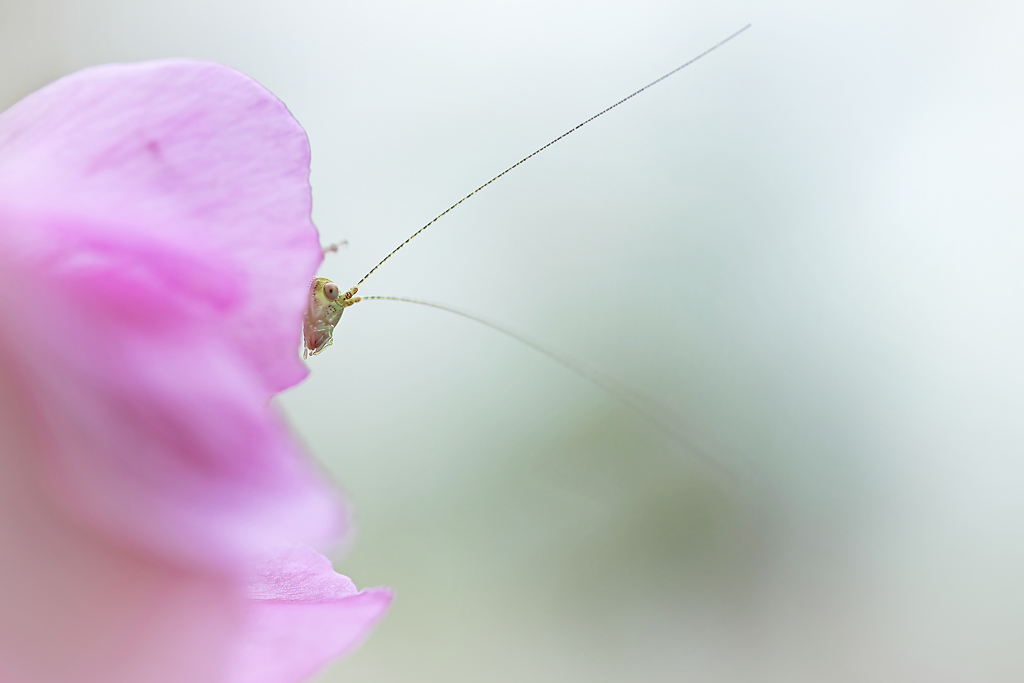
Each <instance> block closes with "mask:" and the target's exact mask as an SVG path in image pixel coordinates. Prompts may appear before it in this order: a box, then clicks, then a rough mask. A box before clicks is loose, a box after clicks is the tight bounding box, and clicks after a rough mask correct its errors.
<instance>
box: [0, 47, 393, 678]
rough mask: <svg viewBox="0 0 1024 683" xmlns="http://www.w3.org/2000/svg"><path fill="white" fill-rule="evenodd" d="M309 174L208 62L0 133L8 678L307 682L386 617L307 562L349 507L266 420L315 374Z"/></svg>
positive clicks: (131, 69) (100, 80) (138, 69)
mask: <svg viewBox="0 0 1024 683" xmlns="http://www.w3.org/2000/svg"><path fill="white" fill-rule="evenodd" d="M308 162H309V150H308V145H307V142H306V138H305V134H304V133H303V131H302V129H301V128H300V127H299V125H298V124H297V123H296V122H295V121H294V119H293V118H292V117H291V116H290V115H289V114H288V112H287V110H286V109H285V108H284V106H283V105H282V104H281V103H280V102H278V101H277V100H276V99H275V98H274V97H273V96H271V95H270V94H269V93H267V92H266V91H265V90H264V89H263V88H261V87H260V86H259V85H257V84H256V83H254V82H253V81H252V80H251V79H248V78H246V77H245V76H243V75H241V74H239V73H237V72H235V71H232V70H230V69H227V68H225V67H222V66H218V65H214V64H206V63H200V62H187V61H169V62H155V63H149V64H137V65H120V66H110V67H100V68H95V69H90V70H87V71H84V72H81V73H78V74H75V75H72V76H70V77H68V78H65V79H62V80H61V81H58V82H57V83H55V84H53V85H51V86H49V87H47V88H44V89H43V90H41V91H39V92H38V93H36V94H34V95H32V96H30V97H29V98H27V99H26V100H24V101H22V102H21V103H19V104H18V105H16V106H15V107H13V108H12V109H10V110H8V111H7V112H5V113H3V114H2V115H0V429H2V430H3V431H2V432H0V545H2V546H3V547H5V548H7V549H8V552H9V553H12V554H13V557H14V559H13V560H11V561H8V562H6V563H3V564H0V613H2V614H3V619H2V620H0V680H3V681H5V683H6V682H7V681H11V683H20V682H21V681H49V680H75V681H76V682H79V683H93V682H94V681H95V682H96V683H99V682H100V681H103V682H104V683H119V682H121V681H125V682H126V683H127V682H128V681H131V682H132V683H136V682H142V681H147V682H162V681H168V682H170V681H186V680H187V681H209V682H210V683H217V682H219V681H224V680H230V681H247V682H255V683H273V682H277V681H282V682H283V681H298V680H301V678H302V677H304V676H306V675H307V674H308V673H310V672H311V671H313V670H315V669H316V668H318V667H319V666H321V665H322V664H323V663H324V662H325V661H327V660H328V659H330V658H331V657H334V656H337V655H338V654H341V653H342V652H344V651H345V650H347V649H349V648H350V647H352V646H353V645H354V644H355V643H356V642H358V640H359V639H360V638H361V637H362V636H363V635H364V634H365V632H366V631H367V630H368V629H369V628H370V626H371V625H372V624H373V622H374V621H376V619H377V618H379V616H380V615H381V614H382V613H383V611H384V610H385V608H386V607H387V604H388V602H389V601H390V594H389V593H388V592H387V591H384V590H379V589H378V590H370V591H364V592H362V593H357V592H356V589H355V587H354V586H353V585H352V582H351V581H349V580H348V579H347V578H345V577H343V576H340V575H338V574H335V573H334V572H333V570H332V569H331V567H330V563H329V562H328V561H327V560H326V559H324V558H323V557H321V556H319V555H317V554H316V553H314V552H313V551H312V550H308V549H301V548H300V549H296V544H314V545H323V544H327V543H330V542H332V541H334V540H336V539H337V538H338V536H339V534H340V533H341V530H342V515H341V504H340V501H339V500H338V498H337V496H336V494H335V493H334V491H333V489H332V487H331V486H330V485H329V483H328V482H326V481H325V480H324V478H323V477H322V476H321V475H320V474H319V473H318V472H317V471H316V469H315V468H313V467H312V466H311V464H310V463H309V462H308V461H307V459H306V458H305V457H304V455H303V454H302V453H301V451H300V450H299V449H298V448H297V447H296V445H295V444H294V442H293V440H292V439H291V437H290V435H289V433H288V430H287V428H286V427H285V425H283V424H282V422H281V420H280V419H279V417H278V416H277V414H276V413H275V412H274V411H273V410H272V408H271V407H270V406H269V404H268V402H269V399H270V398H271V397H272V396H273V394H274V393H276V392H277V391H280V390H281V389H283V388H285V387H288V386H291V385H292V384H294V383H296V382H298V381H300V380H301V379H302V378H303V377H304V376H305V368H304V366H303V365H302V363H301V362H300V361H299V360H298V353H297V351H298V345H299V341H300V330H301V317H302V312H303V308H304V306H305V302H306V298H307V296H308V283H309V280H310V278H311V277H312V275H313V273H314V271H315V268H316V266H317V264H318V263H319V261H320V259H321V258H322V255H321V252H320V248H319V240H318V236H317V233H316V229H315V228H314V227H313V225H312V223H311V222H310V219H309V209H310V196H309V186H308V181H307V176H308ZM267 558H274V559H272V560H268V559H267ZM254 568H255V574H254ZM254 576H255V578H253V577H254ZM246 582H248V584H247V583H246ZM244 585H249V590H248V592H246V591H245V590H243V586H244Z"/></svg>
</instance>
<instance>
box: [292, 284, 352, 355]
mask: <svg viewBox="0 0 1024 683" xmlns="http://www.w3.org/2000/svg"><path fill="white" fill-rule="evenodd" d="M355 293H356V288H355V287H353V288H352V289H350V290H348V291H347V292H345V293H344V294H341V290H340V289H339V288H338V285H336V284H335V283H333V282H331V281H330V280H328V279H327V278H323V277H318V278H314V279H313V282H311V283H310V285H309V308H307V309H306V319H305V320H304V321H303V324H302V337H303V343H304V347H303V349H302V357H303V358H307V357H308V356H311V355H312V356H315V355H317V354H319V353H320V352H321V351H323V350H324V349H326V348H327V347H328V346H330V345H331V344H332V343H334V327H335V326H336V325H337V324H338V321H339V320H341V314H342V313H344V312H345V309H346V308H348V307H349V306H351V305H353V304H356V303H359V297H357V296H353V295H354V294H355Z"/></svg>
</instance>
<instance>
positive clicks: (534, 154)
mask: <svg viewBox="0 0 1024 683" xmlns="http://www.w3.org/2000/svg"><path fill="white" fill-rule="evenodd" d="M750 26H751V24H747V25H746V26H744V27H743V28H741V29H740V30H739V31H736V33H733V34H732V35H731V36H729V37H728V38H726V39H725V40H722V41H719V42H718V43H716V44H715V45H714V46H712V47H709V48H708V49H707V50H704V52H701V53H700V54H699V55H697V56H696V57H694V58H692V59H691V60H690V61H688V62H686V63H685V64H683V65H682V66H677V67H676V68H674V69H672V70H671V71H669V72H668V73H667V74H665V75H664V76H662V77H661V78H658V79H656V80H653V81H651V82H650V83H648V84H647V85H645V86H644V87H642V88H640V89H639V90H637V91H636V92H634V93H632V94H630V95H627V96H626V97H623V98H622V99H621V100H619V101H618V102H616V103H615V104H613V105H611V106H610V107H606V108H605V109H602V110H601V111H599V112H597V113H596V114H594V115H593V116H591V117H590V118H589V119H587V120H586V121H584V122H583V123H580V124H579V125H577V126H575V127H573V128H570V129H569V130H567V131H566V132H564V133H562V134H561V135H559V136H558V137H557V138H555V139H554V140H552V141H551V142H549V143H548V144H546V145H544V146H543V147H541V148H540V149H537V150H536V151H534V152H532V153H531V154H528V155H526V156H525V157H523V158H522V159H520V160H519V161H517V162H516V163H514V164H512V165H511V166H509V167H508V168H506V169H505V170H504V171H502V172H501V173H499V174H498V175H496V176H494V177H493V178H491V179H490V180H488V181H487V182H486V183H484V184H483V185H481V186H480V187H478V188H476V189H475V190H473V191H472V192H470V193H469V194H467V195H466V196H465V197H463V198H462V199H460V200H459V201H457V202H455V203H454V204H452V205H451V206H449V207H448V208H447V209H445V210H444V211H442V212H441V213H439V214H438V215H437V216H435V217H434V218H433V219H432V220H431V221H430V222H429V223H427V224H426V225H424V226H423V227H422V228H420V229H419V230H417V231H416V232H414V233H413V234H411V235H409V238H408V239H407V240H405V241H404V242H402V243H401V244H399V245H398V246H397V247H395V248H394V249H392V250H391V253H390V254H388V255H387V256H385V257H384V258H382V259H381V260H380V263H378V264H377V265H375V266H374V267H373V268H371V269H370V272H369V273H367V274H366V275H364V276H363V278H362V279H361V280H360V281H359V282H357V283H356V286H355V287H353V289H358V288H359V287H360V286H361V285H362V284H363V283H364V282H366V279H367V278H368V277H370V276H371V275H373V274H374V272H376V270H377V269H378V268H380V267H381V266H382V265H384V264H385V263H386V262H387V260H388V259H390V258H391V257H392V256H394V255H395V254H396V253H397V252H398V251H399V250H401V248H402V247H404V246H405V245H407V244H409V242H412V241H413V240H414V239H415V238H416V237H417V236H418V235H419V234H420V233H421V232H423V231H424V230H426V229H427V228H429V227H430V226H431V225H433V224H434V223H436V222H438V221H439V220H441V219H442V218H444V217H445V216H446V215H448V213H450V212H451V211H452V209H454V208H455V207H457V206H458V205H459V204H461V203H462V202H464V201H466V200H467V199H469V198H470V197H472V196H473V195H475V194H476V193H477V192H479V191H480V190H482V189H484V188H485V187H487V186H488V185H490V184H491V183H493V182H494V181H495V180H497V179H498V178H500V177H502V176H503V175H505V174H506V173H508V172H509V171H511V170H512V169H514V168H516V167H517V166H519V165H520V164H523V163H524V162H526V161H528V160H530V159H532V158H533V157H535V156H537V155H538V154H540V153H541V152H543V151H544V150H546V149H547V148H548V147H550V146H551V145H553V144H555V143H556V142H558V141H559V140H561V139H562V138H564V137H566V136H568V135H570V134H572V133H575V132H576V131H578V130H579V129H580V128H582V127H583V126H585V125H587V124H588V123H590V122H591V121H593V120H594V119H596V118H597V117H599V116H603V115H605V114H607V113H608V112H610V111H611V110H612V109H615V107H617V106H619V105H620V104H623V103H624V102H626V101H628V100H631V99H633V98H634V97H636V96H637V95H639V94H640V93H642V92H643V91H644V90H647V89H648V88H650V87H653V86H655V85H657V84H658V83H661V82H662V81H663V80H665V79H666V78H668V77H669V76H672V75H673V74H675V73H676V72H678V71H682V70H683V69H685V68H686V67H688V66H690V65H691V64H693V63H694V62H696V61H697V60H699V59H700V58H702V57H705V56H707V55H709V54H711V53H712V52H714V51H715V50H717V49H718V48H720V47H722V46H723V45H725V44H726V43H728V42H729V41H730V40H732V39H733V38H735V37H736V36H738V35H739V34H741V33H743V32H744V31H746V30H747V29H748V28H750Z"/></svg>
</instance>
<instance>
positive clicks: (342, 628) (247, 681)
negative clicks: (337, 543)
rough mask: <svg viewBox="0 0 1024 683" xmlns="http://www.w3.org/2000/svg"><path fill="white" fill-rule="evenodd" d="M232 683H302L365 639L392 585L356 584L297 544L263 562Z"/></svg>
mask: <svg viewBox="0 0 1024 683" xmlns="http://www.w3.org/2000/svg"><path fill="white" fill-rule="evenodd" d="M248 594H249V603H248V605H247V607H246V611H245V621H244V624H245V626H244V628H243V631H242V641H241V642H242V645H241V647H240V648H239V649H238V650H237V653H236V657H235V658H234V659H233V660H232V662H231V664H230V666H229V671H230V672H231V676H230V678H229V679H228V681H229V683H296V682H297V681H302V680H305V679H306V678H307V677H308V676H309V675H310V674H312V673H313V672H315V671H316V670H317V669H319V668H320V667H321V666H323V665H324V664H325V663H326V662H328V661H330V660H331V659H333V658H335V657H338V656H339V655H342V654H344V653H345V652H347V651H348V650H349V649H351V648H352V647H353V646H355V645H356V644H358V643H359V642H360V641H361V640H362V639H363V637H365V635H366V633H367V632H368V631H369V629H370V627H371V626H372V625H373V624H374V623H375V622H376V621H377V620H378V619H379V618H380V617H381V615H382V614H383V613H384V611H385V610H386V609H387V607H388V605H389V604H390V603H391V592H390V591H388V590H386V589H382V588H375V589H369V590H364V591H361V592H357V591H356V587H355V586H354V585H353V584H352V582H351V581H350V580H349V579H348V578H347V577H345V576H342V575H340V574H337V573H335V572H334V569H333V568H332V567H331V563H330V562H329V561H328V560H327V559H326V558H324V557H322V556H320V555H318V554H316V553H315V552H313V551H311V550H309V549H305V548H295V549H292V550H291V551H290V552H288V553H285V554H283V555H282V556H280V557H279V558H277V559H276V560H274V561H272V562H268V563H266V564H264V565H263V566H262V568H261V570H260V572H259V573H258V575H257V576H256V578H255V579H254V581H253V582H252V585H251V586H250V588H249V592H248Z"/></svg>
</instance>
